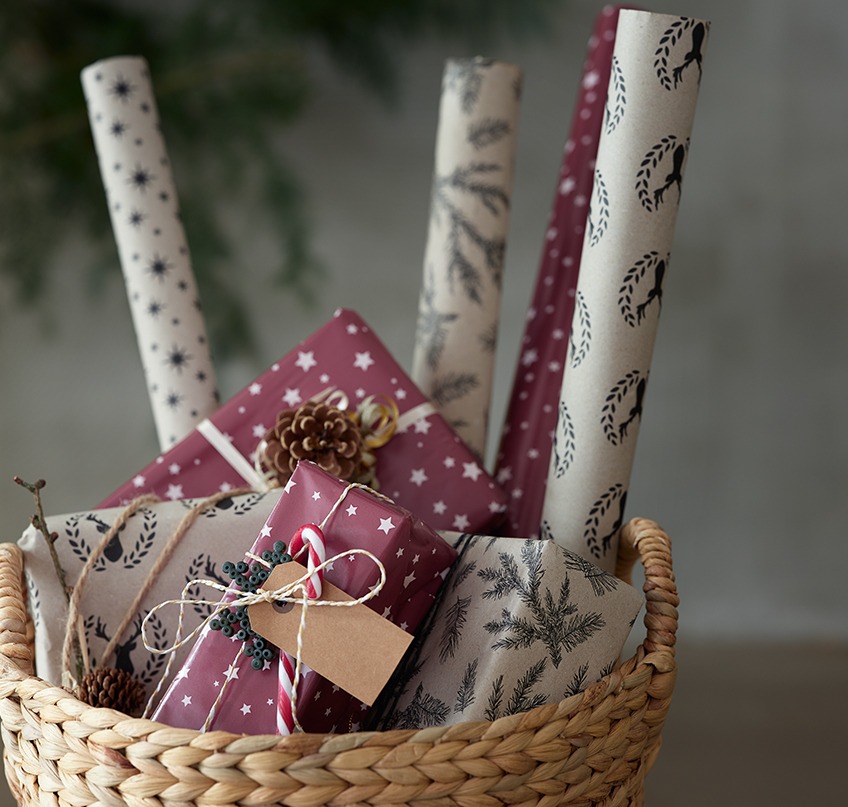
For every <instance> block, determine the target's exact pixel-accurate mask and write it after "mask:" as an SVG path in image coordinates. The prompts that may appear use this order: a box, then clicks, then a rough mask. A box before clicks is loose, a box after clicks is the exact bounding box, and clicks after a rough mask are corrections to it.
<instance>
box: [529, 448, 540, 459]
mask: <svg viewBox="0 0 848 807" xmlns="http://www.w3.org/2000/svg"><path fill="white" fill-rule="evenodd" d="M527 456H528V457H529V458H530V459H531V460H537V459H539V449H537V448H531V449H530V450H529V451H528V452H527Z"/></svg>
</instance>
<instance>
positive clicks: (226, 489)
mask: <svg viewBox="0 0 848 807" xmlns="http://www.w3.org/2000/svg"><path fill="white" fill-rule="evenodd" d="M232 489H233V486H232V485H231V484H230V483H229V482H221V484H220V485H218V490H219V491H221V493H229V492H230V491H231V490H232Z"/></svg>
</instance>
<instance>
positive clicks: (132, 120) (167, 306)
mask: <svg viewBox="0 0 848 807" xmlns="http://www.w3.org/2000/svg"><path fill="white" fill-rule="evenodd" d="M82 85H83V91H84V93H85V99H86V104H87V106H88V114H89V120H90V123H91V130H92V134H93V136H94V145H95V147H96V149H97V157H98V161H99V164H100V174H101V176H102V178H103V186H104V188H105V190H106V199H107V203H108V205H109V215H110V217H111V219H112V229H113V230H114V233H115V240H116V242H117V245H118V256H119V259H120V263H121V269H122V271H123V274H124V282H125V283H126V287H127V296H128V298H129V303H130V311H131V313H132V318H133V324H134V326H135V332H136V337H137V339H138V347H139V351H140V353H141V361H142V365H143V367H144V374H145V379H146V383H147V392H148V395H149V396H150V404H151V407H152V409H153V417H154V420H155V422H156V432H157V434H158V437H159V445H160V447H161V448H162V449H166V448H170V447H171V446H173V445H175V444H176V443H177V442H179V441H180V440H181V439H182V438H183V437H185V436H186V434H188V433H189V432H190V431H191V430H192V429H193V428H194V427H195V426H196V425H197V424H198V423H199V422H200V421H201V420H203V418H204V417H206V416H207V415H209V414H211V413H212V412H214V411H215V409H216V408H217V406H218V392H217V389H216V384H215V373H214V370H213V367H212V359H211V357H210V354H209V345H208V342H207V339H206V327H205V325H204V321H203V315H202V314H201V311H200V302H199V299H198V293H197V285H196V283H195V279H194V274H193V273H192V268H191V261H190V259H189V253H188V247H187V245H186V237H185V232H184V230H183V225H182V222H181V220H180V214H179V206H178V204H177V193H176V189H175V187H174V180H173V177H172V175H171V166H170V161H169V160H168V155H167V152H166V150H165V141H164V140H163V138H162V133H161V131H160V126H159V114H158V112H157V109H156V102H155V99H154V97H153V87H152V84H151V81H150V73H149V71H148V67H147V62H145V60H144V59H141V58H138V57H130V56H121V57H117V58H114V59H106V60H104V61H100V62H96V63H95V64H92V65H90V66H89V67H87V68H86V69H85V70H83V71H82Z"/></svg>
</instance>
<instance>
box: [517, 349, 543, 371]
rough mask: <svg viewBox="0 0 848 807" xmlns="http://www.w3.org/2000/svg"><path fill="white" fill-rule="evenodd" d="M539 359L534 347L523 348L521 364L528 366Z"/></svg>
mask: <svg viewBox="0 0 848 807" xmlns="http://www.w3.org/2000/svg"><path fill="white" fill-rule="evenodd" d="M538 360H539V351H537V350H536V348H534V347H531V348H529V349H528V350H525V351H524V353H522V354H521V364H522V365H523V366H524V367H530V365H532V364H534V363H535V362H537V361H538Z"/></svg>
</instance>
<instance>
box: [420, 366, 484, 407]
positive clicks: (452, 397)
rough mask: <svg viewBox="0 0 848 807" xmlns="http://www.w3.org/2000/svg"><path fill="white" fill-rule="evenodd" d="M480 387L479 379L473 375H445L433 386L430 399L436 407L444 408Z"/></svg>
mask: <svg viewBox="0 0 848 807" xmlns="http://www.w3.org/2000/svg"><path fill="white" fill-rule="evenodd" d="M479 386H480V379H478V378H477V376H476V375H475V374H474V373H445V375H443V376H441V377H440V378H437V379H436V381H435V383H434V384H433V388H432V391H431V393H430V397H431V398H432V399H433V403H435V404H436V406H439V407H444V406H445V405H446V404H449V403H451V402H452V401H456V400H458V399H460V398H463V397H465V396H466V395H468V393H469V392H471V391H472V390H475V389H477V387H479Z"/></svg>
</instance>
